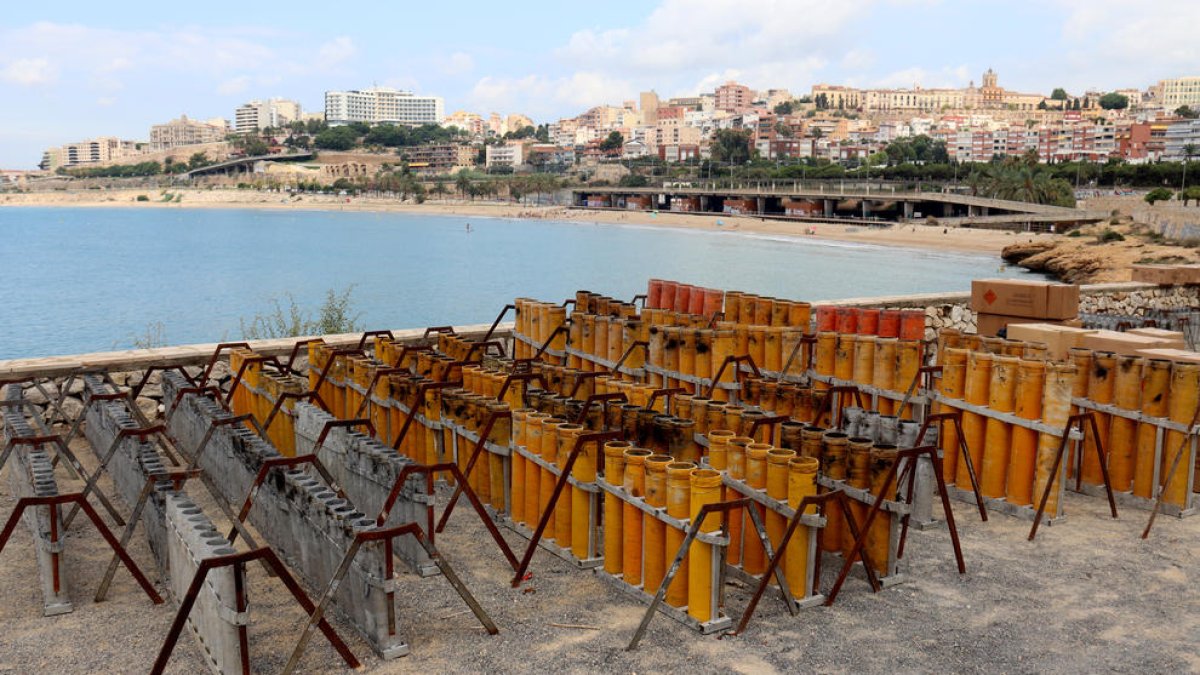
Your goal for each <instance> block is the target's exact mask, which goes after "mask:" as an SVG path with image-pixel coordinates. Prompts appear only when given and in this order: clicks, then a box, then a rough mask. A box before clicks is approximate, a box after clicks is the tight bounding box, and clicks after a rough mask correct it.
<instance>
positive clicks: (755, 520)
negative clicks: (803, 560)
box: [746, 504, 796, 616]
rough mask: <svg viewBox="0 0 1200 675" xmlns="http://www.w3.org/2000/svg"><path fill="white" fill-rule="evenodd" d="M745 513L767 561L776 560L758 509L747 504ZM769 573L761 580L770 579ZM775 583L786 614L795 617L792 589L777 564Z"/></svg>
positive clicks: (775, 553)
mask: <svg viewBox="0 0 1200 675" xmlns="http://www.w3.org/2000/svg"><path fill="white" fill-rule="evenodd" d="M746 513H748V514H749V515H750V522H751V523H752V524H753V525H754V529H755V531H757V532H758V541H759V543H761V544H762V547H763V551H764V552H765V555H766V557H767V559H768V560H770V559H772V558H778V557H779V555H778V551H775V550H773V547H772V546H771V537H770V536H768V535H767V526H766V525H765V524H764V523H763V520H762V516H761V515H759V513H758V509H757V508H755V505H753V504H749V505H747V506H746ZM781 550H782V548H781ZM769 572H770V569H769V568H768V570H767V572H765V573H763V579H770V574H769ZM775 581H776V583H778V584H779V593H780V595H781V597H782V598H783V604H784V605H786V606H787V608H788V613H790V614H791V615H792V616H795V615H796V602H795V601H794V600H793V599H792V589H791V588H790V587H788V582H787V577H785V576H784V574H783V568H781V567H779V566H778V564H776V566H775Z"/></svg>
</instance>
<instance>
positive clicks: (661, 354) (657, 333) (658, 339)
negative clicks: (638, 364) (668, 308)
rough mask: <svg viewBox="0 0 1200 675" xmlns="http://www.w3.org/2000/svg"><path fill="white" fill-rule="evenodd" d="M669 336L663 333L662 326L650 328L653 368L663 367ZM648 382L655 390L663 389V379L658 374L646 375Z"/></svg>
mask: <svg viewBox="0 0 1200 675" xmlns="http://www.w3.org/2000/svg"><path fill="white" fill-rule="evenodd" d="M666 339H667V334H666V333H665V332H664V331H663V327H662V326H657V325H656V326H651V327H650V339H649V342H650V347H649V355H648V356H649V363H650V365H653V366H658V367H662V365H663V359H664V358H665V356H666V355H665V349H666ZM646 382H647V383H648V384H649V385H650V386H652V387H654V388H655V389H661V388H662V382H663V378H662V375H659V374H658V373H646Z"/></svg>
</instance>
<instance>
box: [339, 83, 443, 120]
mask: <svg viewBox="0 0 1200 675" xmlns="http://www.w3.org/2000/svg"><path fill="white" fill-rule="evenodd" d="M444 117H445V111H444V103H443V102H442V98H441V97H440V96H417V95H416V94H414V93H412V92H410V91H401V90H399V89H390V88H388V87H372V88H371V89H363V90H362V91H327V92H325V121H326V122H328V123H329V124H331V125H333V126H338V125H341V124H350V123H352V122H366V123H368V124H402V125H405V126H420V125H422V124H441V123H442V119H443V118H444Z"/></svg>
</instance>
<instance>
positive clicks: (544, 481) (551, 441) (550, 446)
mask: <svg viewBox="0 0 1200 675" xmlns="http://www.w3.org/2000/svg"><path fill="white" fill-rule="evenodd" d="M566 423H567V421H566V420H564V419H562V418H561V417H551V418H547V419H544V420H542V443H541V449H540V451H539V454H540V455H541V457H542V460H544V461H546V462H547V463H550V464H557V463H558V437H559V435H560V431H559V430H560V429H561V428H562V426H563V425H564V424H566ZM539 468H540V467H539ZM528 479H529V477H528V476H526V480H528ZM556 480H557V477H556V476H555V475H554V474H553V473H551V472H550V470H549V469H541V475H540V476H539V478H538V508H537V511H536V513H534V514H530V513H528V510H527V511H526V515H527V516H528V517H529V518H530V522H531V523H536V522H538V520H540V519H541V517H542V514H543V513H545V512H546V509H547V508H549V506H550V497H551V496H552V495H553V494H554V484H555V481H556ZM559 499H560V500H561V499H562V496H561V495H560V496H559ZM548 524H549V525H550V526H549V527H547V528H546V532H545V534H543V535H542V536H543V537H545V538H546V539H549V540H553V539H554V538H555V536H554V535H555V534H556V533H557V530H556V528H555V527H554V525H555V524H556V523H555V520H554V519H551V520H550V522H549V523H548Z"/></svg>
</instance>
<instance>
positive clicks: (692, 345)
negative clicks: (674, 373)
mask: <svg viewBox="0 0 1200 675" xmlns="http://www.w3.org/2000/svg"><path fill="white" fill-rule="evenodd" d="M679 372H680V373H682V374H684V375H695V374H696V331H695V330H693V329H691V328H681V329H679ZM681 386H682V387H683V388H684V389H687V390H688V391H696V390H697V388H696V387H695V385H693V384H691V383H689V382H684V383H683V384H682V385H681Z"/></svg>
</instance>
